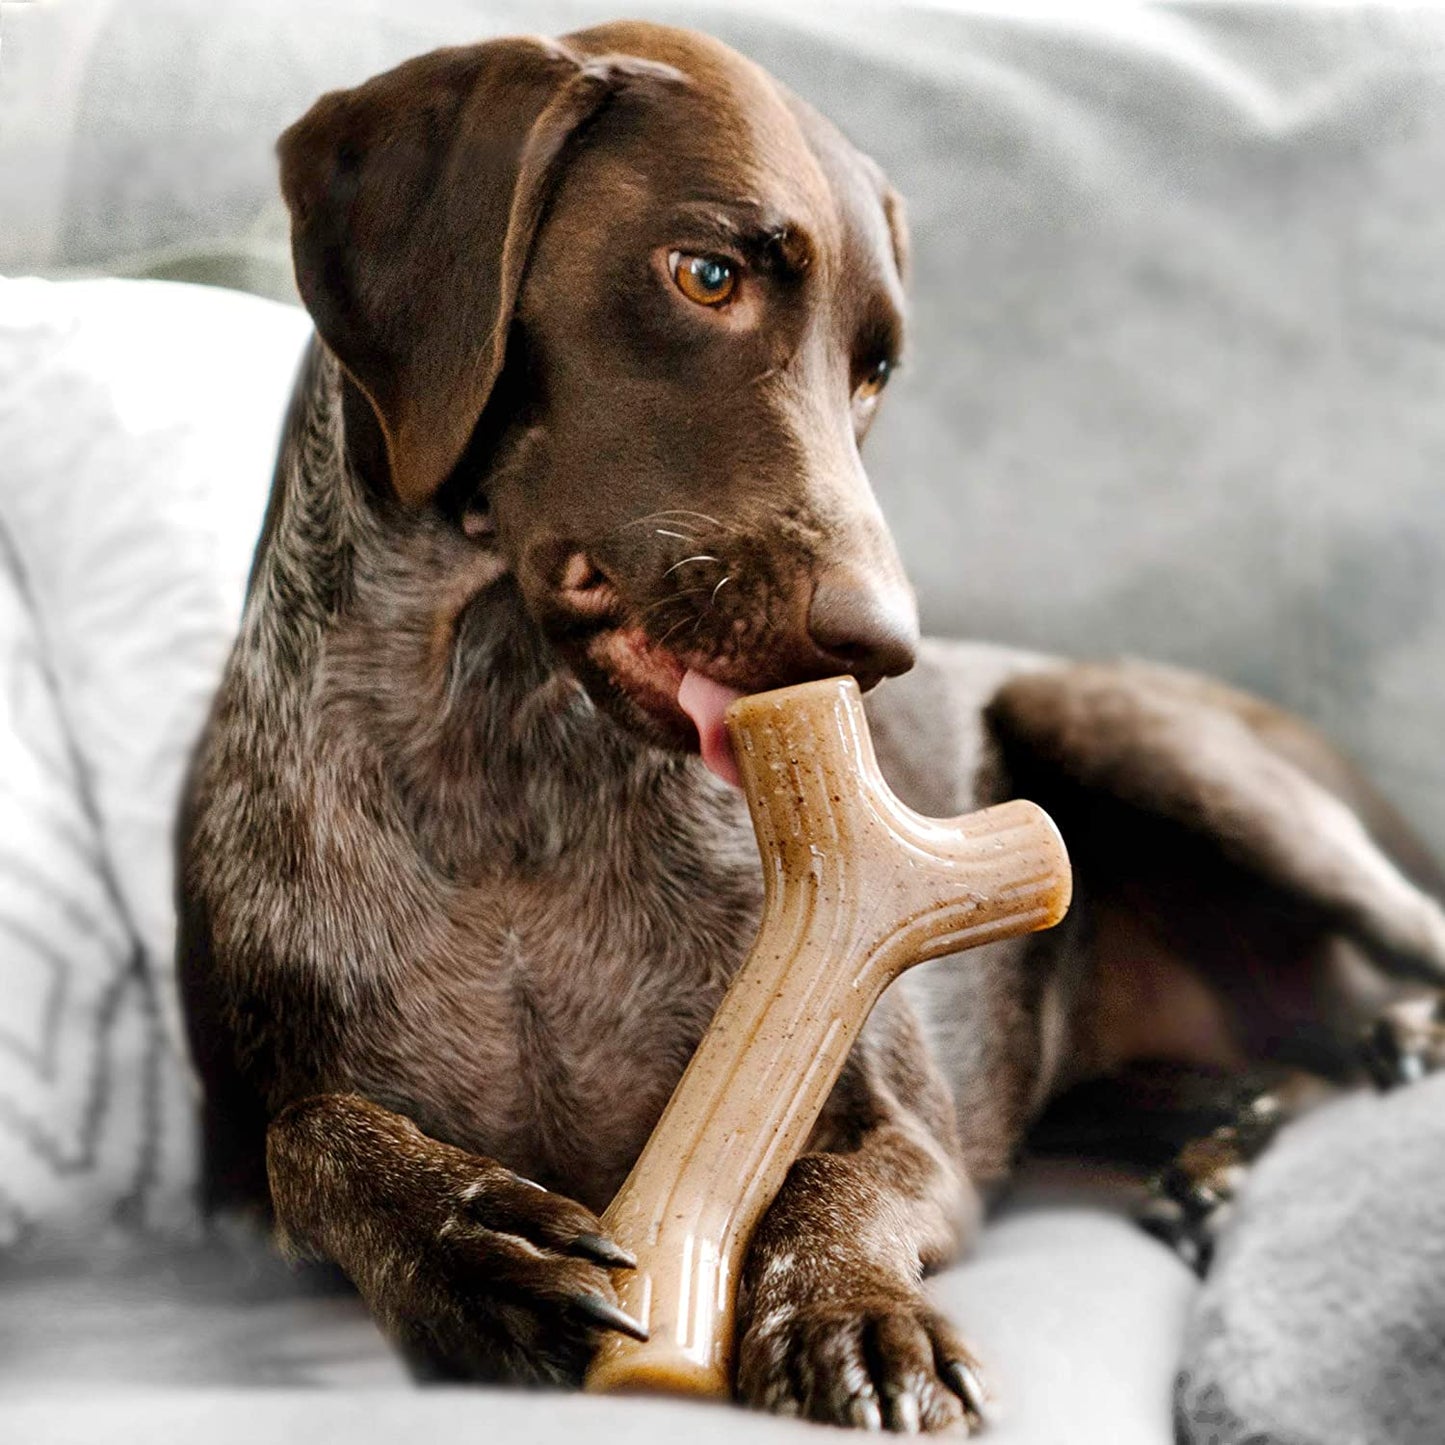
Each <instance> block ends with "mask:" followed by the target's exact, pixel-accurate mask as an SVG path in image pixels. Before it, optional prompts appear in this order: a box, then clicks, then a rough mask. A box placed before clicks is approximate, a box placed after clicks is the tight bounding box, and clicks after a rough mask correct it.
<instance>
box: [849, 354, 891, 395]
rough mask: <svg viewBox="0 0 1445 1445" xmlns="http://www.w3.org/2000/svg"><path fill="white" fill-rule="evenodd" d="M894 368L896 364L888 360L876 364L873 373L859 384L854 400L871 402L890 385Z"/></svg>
mask: <svg viewBox="0 0 1445 1445" xmlns="http://www.w3.org/2000/svg"><path fill="white" fill-rule="evenodd" d="M893 367H894V363H893V362H891V361H889V360H887V359H886V358H884V359H882V360H880V361H877V362H875V363H874V365H873V369H872V371H870V372H869V373H868V374H867V376H865V377H864V378H863V380H862V381H860V382H859V383H858V389H857V390H856V391H855V392H854V393H853V400H854V401H871V400H872V399H873V398H874V397H875V396H877V395H878V393H879V392H880V391H882V390H883V388H884V387H885V386H887V385H888V378H889V377H890V376H892V375H893Z"/></svg>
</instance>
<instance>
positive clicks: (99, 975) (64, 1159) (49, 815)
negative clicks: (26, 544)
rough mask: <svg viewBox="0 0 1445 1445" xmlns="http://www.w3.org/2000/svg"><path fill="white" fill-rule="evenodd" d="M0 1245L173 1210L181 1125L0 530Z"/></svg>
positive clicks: (150, 998) (151, 1000)
mask: <svg viewBox="0 0 1445 1445" xmlns="http://www.w3.org/2000/svg"><path fill="white" fill-rule="evenodd" d="M0 680H3V681H0V1248H10V1247H13V1246H16V1245H19V1244H21V1243H24V1244H25V1245H27V1246H31V1247H46V1248H53V1247H54V1246H55V1245H56V1244H57V1243H58V1242H59V1241H60V1240H62V1239H65V1240H74V1241H77V1242H79V1241H84V1242H86V1243H88V1244H89V1243H93V1242H94V1240H95V1237H96V1236H97V1235H98V1234H103V1233H105V1232H106V1231H107V1230H108V1229H110V1228H111V1227H113V1226H115V1225H117V1224H129V1223H140V1224H145V1225H158V1224H161V1223H170V1222H173V1221H174V1220H175V1219H176V1217H177V1215H178V1214H181V1215H183V1214H184V1213H185V1210H186V1183H187V1182H188V1180H189V1178H190V1175H191V1172H192V1171H191V1166H190V1156H191V1154H192V1148H191V1133H192V1131H191V1128H190V1126H189V1122H188V1119H187V1115H188V1113H189V1111H188V1110H186V1109H184V1108H182V1109H181V1110H179V1111H177V1109H176V1104H177V1101H178V1100H183V1098H184V1089H183V1086H182V1076H181V1071H180V1069H179V1066H178V1061H177V1059H176V1057H175V1055H174V1053H173V1052H172V1051H171V1050H169V1049H168V1048H167V1046H166V1042H165V1039H164V1036H163V1033H162V1030H161V1027H160V1023H159V1019H158V1014H157V1009H156V1002H155V992H154V989H153V988H152V986H151V981H150V980H149V979H148V978H147V976H146V974H145V971H144V970H143V968H142V965H141V960H140V955H139V950H138V949H137V947H136V940H135V938H134V936H133V935H132V933H131V931H130V929H129V927H128V926H127V924H126V921H125V918H124V916H123V913H122V911H121V909H120V908H119V907H118V906H117V899H116V896H115V890H114V886H113V876H112V874H111V871H110V868H109V865H108V862H107V860H106V858H105V854H104V851H103V849H102V848H101V843H100V837H99V834H98V831H97V829H96V826H95V818H94V816H93V814H92V811H91V808H90V800H89V797H88V795H87V790H86V788H85V786H84V781H83V772H82V769H81V767H80V766H79V763H78V759H77V757H76V753H75V749H74V747H73V745H72V741H71V739H70V737H69V735H68V733H67V731H66V728H65V725H64V722H63V720H62V718H61V716H60V709H59V705H58V700H57V698H56V695H55V688H54V685H53V678H52V675H51V670H50V666H49V661H48V659H47V657H46V655H45V653H44V650H43V649H42V647H41V643H40V638H39V635H38V633H37V631H36V628H35V624H34V618H33V617H32V615H31V612H30V608H29V605H28V602H27V599H26V592H25V579H24V577H23V576H22V575H21V572H20V568H19V565H18V558H17V556H16V554H15V551H14V548H13V546H11V545H10V544H9V541H8V539H7V538H6V537H5V536H4V533H3V531H0Z"/></svg>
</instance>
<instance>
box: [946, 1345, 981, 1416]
mask: <svg viewBox="0 0 1445 1445" xmlns="http://www.w3.org/2000/svg"><path fill="white" fill-rule="evenodd" d="M943 1381H944V1383H945V1384H946V1385H947V1386H948V1388H949V1389H950V1390H952V1391H953V1393H954V1394H955V1395H957V1396H958V1398H959V1399H960V1400H962V1401H963V1409H964V1413H965V1414H966V1415H967V1416H968V1417H969V1421H970V1423H971V1424H981V1423H982V1422H983V1421H984V1420H986V1419H987V1418H988V1392H987V1391H986V1390H985V1389H984V1388H983V1381H982V1380H980V1379H979V1377H978V1372H977V1371H976V1370H974V1369H973V1368H972V1367H971V1366H969V1365H967V1364H965V1362H964V1361H962V1360H950V1361H949V1362H948V1364H947V1365H945V1366H944V1368H943Z"/></svg>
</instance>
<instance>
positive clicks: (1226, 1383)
mask: <svg viewBox="0 0 1445 1445" xmlns="http://www.w3.org/2000/svg"><path fill="white" fill-rule="evenodd" d="M1176 1404H1177V1415H1178V1428H1179V1440H1180V1441H1181V1442H1183V1445H1440V1442H1441V1441H1442V1440H1445V1075H1436V1076H1434V1077H1433V1078H1431V1079H1428V1080H1426V1081H1425V1082H1424V1083H1420V1084H1416V1085H1414V1086H1413V1087H1411V1088H1406V1089H1401V1090H1398V1091H1397V1092H1395V1093H1392V1094H1386V1095H1359V1096H1356V1097H1352V1098H1349V1099H1346V1100H1343V1101H1342V1102H1340V1103H1338V1104H1334V1105H1332V1106H1330V1107H1329V1108H1326V1109H1323V1110H1321V1111H1320V1112H1318V1113H1316V1114H1313V1115H1310V1116H1309V1117H1307V1118H1305V1119H1303V1120H1301V1121H1300V1122H1299V1123H1298V1124H1296V1125H1294V1126H1293V1127H1292V1128H1290V1129H1288V1130H1286V1131H1285V1133H1284V1134H1282V1135H1281V1136H1280V1138H1279V1140H1278V1141H1277V1142H1276V1143H1275V1145H1274V1146H1273V1147H1272V1148H1271V1149H1270V1150H1269V1151H1268V1152H1267V1153H1266V1154H1265V1156H1264V1157H1263V1158H1262V1159H1261V1160H1260V1161H1259V1163H1258V1164H1257V1165H1256V1166H1255V1169H1254V1172H1253V1174H1252V1175H1251V1177H1250V1179H1249V1181H1248V1184H1247V1185H1246V1188H1245V1190H1244V1193H1243V1195H1242V1197H1241V1199H1240V1201H1239V1204H1238V1213H1237V1215H1236V1217H1235V1219H1234V1220H1233V1222H1232V1223H1231V1224H1230V1226H1229V1227H1228V1229H1227V1232H1226V1234H1225V1237H1224V1239H1223V1241H1222V1242H1221V1245H1220V1252H1219V1254H1218V1256H1217V1259H1216V1263H1215V1266H1214V1270H1213V1273H1212V1274H1211V1276H1210V1278H1209V1281H1208V1283H1207V1284H1206V1286H1205V1288H1204V1290H1203V1292H1202V1293H1201V1295H1200V1296H1199V1298H1198V1301H1197V1303H1196V1305H1195V1308H1194V1312H1193V1316H1192V1320H1191V1323H1190V1327H1189V1333H1188V1339H1187V1343H1186V1347H1185V1355H1184V1367H1183V1370H1182V1373H1181V1375H1180V1382H1179V1391H1178V1397H1177V1401H1176Z"/></svg>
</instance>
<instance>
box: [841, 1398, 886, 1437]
mask: <svg viewBox="0 0 1445 1445" xmlns="http://www.w3.org/2000/svg"><path fill="white" fill-rule="evenodd" d="M848 1419H849V1420H850V1421H851V1422H852V1424H853V1428H854V1429H856V1430H872V1431H873V1432H874V1433H875V1434H876V1433H877V1432H878V1431H880V1430H882V1429H883V1411H882V1410H880V1409H879V1408H878V1401H877V1400H875V1399H874V1398H873V1396H872V1395H854V1396H853V1398H852V1399H851V1400H850V1401H849V1402H848Z"/></svg>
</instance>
